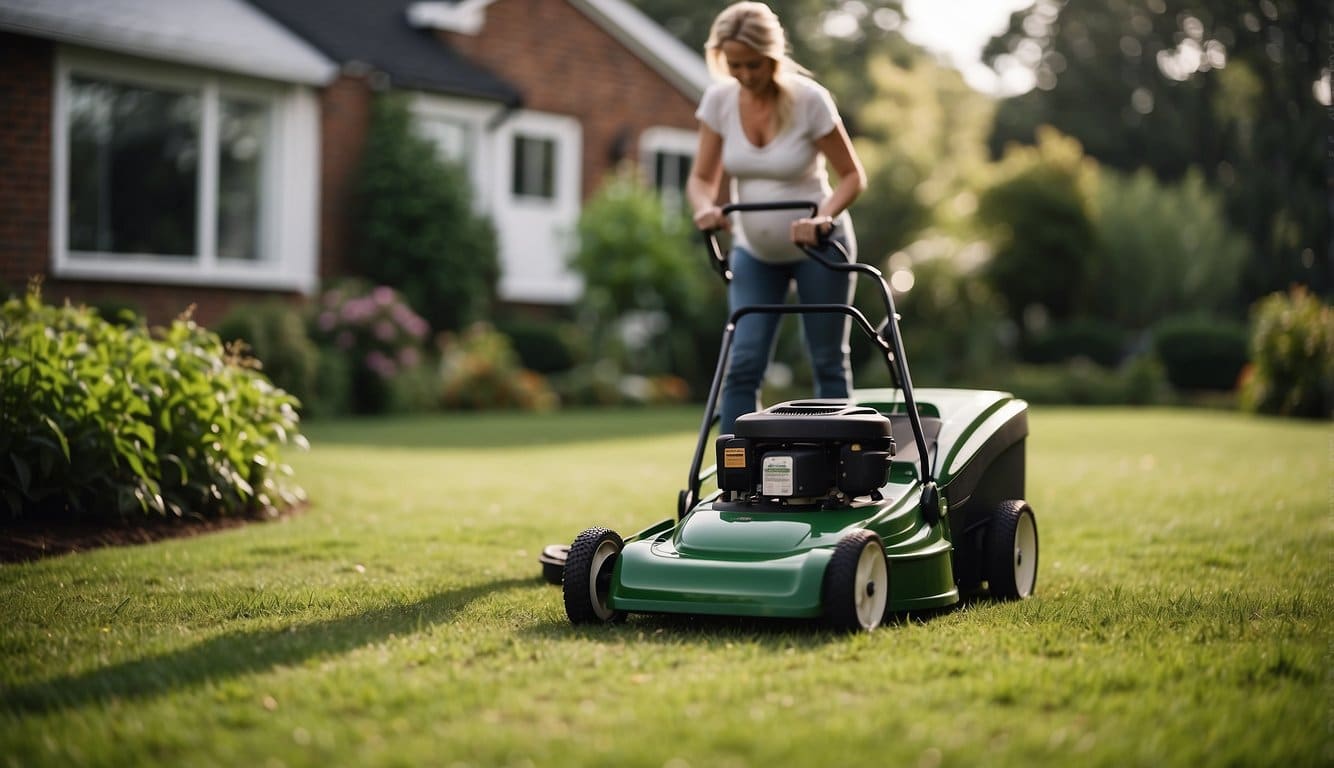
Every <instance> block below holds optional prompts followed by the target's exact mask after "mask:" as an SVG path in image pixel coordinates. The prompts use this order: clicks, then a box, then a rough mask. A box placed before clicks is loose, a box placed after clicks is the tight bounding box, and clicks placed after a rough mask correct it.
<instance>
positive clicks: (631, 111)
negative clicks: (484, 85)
mask: <svg viewBox="0 0 1334 768" xmlns="http://www.w3.org/2000/svg"><path fill="white" fill-rule="evenodd" d="M485 14H486V25H485V26H484V27H483V28H482V31H481V34H479V35H477V36H470V35H461V34H456V33H442V36H443V37H444V38H445V40H446V41H447V42H448V43H449V44H450V45H451V46H453V47H454V48H455V49H456V50H458V51H459V52H460V53H462V54H463V55H464V56H467V57H468V58H470V59H472V60H474V61H477V62H479V63H481V64H482V65H484V66H486V67H487V68H489V69H491V71H493V72H495V73H496V74H498V75H500V76H501V77H504V78H505V79H506V80H508V81H510V82H511V83H513V84H514V85H516V86H517V87H518V88H519V89H520V90H521V91H522V92H523V99H524V107H525V108H527V109H532V110H537V111H541V112H552V113H556V114H562V115H571V116H573V117H576V118H579V119H580V121H581V122H582V123H583V132H584V152H583V156H584V162H583V196H584V198H588V197H589V196H590V195H591V194H592V193H593V192H594V191H595V190H596V189H597V187H598V185H599V184H600V183H601V181H602V179H603V178H604V177H605V176H606V174H607V173H608V172H609V171H610V170H611V169H612V167H613V163H614V161H615V159H616V158H615V157H614V154H616V152H617V148H618V146H619V147H620V150H619V151H620V152H621V154H622V159H624V158H630V159H637V158H638V156H639V155H638V152H639V146H638V139H639V135H640V133H641V132H642V131H643V130H644V129H645V128H648V127H651V126H655V125H659V126H671V127H676V128H684V129H686V130H694V129H695V127H696V122H695V117H694V115H695V106H696V105H695V103H694V101H693V100H692V99H690V98H688V97H686V96H685V94H683V93H681V91H679V90H677V88H676V87H675V86H673V85H672V84H671V83H669V82H668V81H666V80H664V79H663V77H662V76H661V75H659V74H658V73H657V71H655V70H654V69H652V68H651V67H649V66H648V65H647V64H645V63H644V61H643V60H642V59H640V58H639V57H638V56H636V55H635V54H634V53H633V52H631V51H630V50H629V49H628V48H626V47H625V46H624V45H622V44H621V43H620V42H619V41H617V40H616V39H615V38H614V37H612V36H611V35H609V34H608V33H607V32H605V31H603V29H602V28H601V27H599V26H598V25H597V24H596V23H595V22H594V21H593V20H592V19H590V18H588V17H587V16H585V15H584V14H583V12H582V11H580V10H578V9H577V8H574V7H573V6H571V5H570V3H569V2H567V0H497V2H495V3H493V4H491V5H489V6H487V7H486V10H485ZM627 138H628V139H629V141H628V142H627V141H626V139H627Z"/></svg>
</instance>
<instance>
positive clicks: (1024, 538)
mask: <svg viewBox="0 0 1334 768" xmlns="http://www.w3.org/2000/svg"><path fill="white" fill-rule="evenodd" d="M984 547H985V553H984V561H983V562H984V563H985V567H986V577H987V583H988V584H989V585H990V589H991V596H992V597H994V598H997V599H1000V600H1022V599H1024V598H1026V597H1029V596H1031V595H1032V594H1033V588H1034V587H1035V586H1036V585H1037V580H1038V523H1037V518H1036V517H1035V516H1034V515H1033V508H1032V507H1030V506H1028V502H1026V501H1020V500H1016V499H1011V500H1008V501H1002V502H1001V503H1000V504H998V505H996V508H995V509H994V510H992V512H991V523H990V524H989V525H987V535H986V543H985V544H984Z"/></svg>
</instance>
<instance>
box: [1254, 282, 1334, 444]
mask: <svg viewBox="0 0 1334 768" xmlns="http://www.w3.org/2000/svg"><path fill="white" fill-rule="evenodd" d="M1251 316H1252V320H1251V368H1250V369H1249V371H1248V374H1247V375H1246V376H1245V377H1244V378H1243V382H1242V405H1243V407H1245V408H1247V409H1248V410H1252V411H1256V412H1259V413H1272V414H1278V415H1280V416H1297V417H1303V418H1328V417H1329V416H1330V415H1331V412H1334V309H1331V308H1330V306H1329V305H1328V304H1326V303H1325V302H1323V301H1321V300H1320V298H1319V297H1317V296H1315V295H1314V294H1312V293H1311V292H1310V291H1308V290H1307V289H1306V288H1304V287H1301V286H1297V287H1294V288H1293V289H1292V290H1290V291H1289V292H1288V293H1287V294H1286V295H1285V294H1282V293H1274V294H1271V295H1269V296H1268V297H1266V298H1264V299H1261V300H1260V301H1258V302H1256V304H1255V307H1254V308H1253V310H1252V314H1251Z"/></svg>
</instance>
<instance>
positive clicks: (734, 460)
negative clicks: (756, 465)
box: [723, 448, 746, 469]
mask: <svg viewBox="0 0 1334 768" xmlns="http://www.w3.org/2000/svg"><path fill="white" fill-rule="evenodd" d="M745 468H746V449H745V448H724V449H723V469H745Z"/></svg>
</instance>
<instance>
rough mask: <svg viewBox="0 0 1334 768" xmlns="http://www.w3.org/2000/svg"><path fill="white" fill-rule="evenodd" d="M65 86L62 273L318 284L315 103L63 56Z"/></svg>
mask: <svg viewBox="0 0 1334 768" xmlns="http://www.w3.org/2000/svg"><path fill="white" fill-rule="evenodd" d="M59 88H60V96H61V97H60V99H59V100H58V109H57V116H56V135H57V137H58V139H59V140H60V142H61V143H60V150H61V151H60V152H59V153H58V160H57V177H56V179H55V185H56V189H55V206H54V214H55V215H54V222H55V231H54V234H55V241H56V254H55V267H56V271H57V273H59V274H68V275H71V276H77V277H92V278H101V277H105V278H110V279H143V280H150V281H154V282H187V283H188V282H214V283H224V284H238V285H255V286H258V287H266V286H272V287H298V288H304V287H307V286H308V285H313V282H314V277H315V269H314V252H315V247H316V243H315V239H314V238H315V226H314V224H315V215H316V213H315V204H316V198H315V191H316V189H317V184H318V176H317V173H318V171H317V169H316V168H315V167H314V164H315V161H316V158H317V157H318V154H317V153H318V133H317V131H318V123H317V121H316V119H315V115H316V113H315V112H314V109H313V105H314V101H313V97H306V98H308V99H309V104H308V105H306V106H303V104H304V102H303V99H302V97H300V96H299V95H296V91H297V90H298V89H296V88H295V87H284V86H279V85H276V84H265V83H259V82H254V81H248V80H245V81H243V80H239V79H231V78H226V77H223V76H210V75H207V74H197V73H194V72H191V71H183V70H175V69H171V68H168V67H164V66H157V65H149V64H142V63H136V62H125V63H121V62H120V60H118V59H112V60H102V59H93V58H89V59H87V60H85V59H84V58H82V57H81V56H79V55H71V56H67V57H65V58H64V59H63V60H62V67H61V75H60V81H59ZM284 130H287V131H288V132H289V133H288V134H287V135H286V136H285V135H284V133H283V131H284ZM292 132H296V134H293V133H292ZM293 138H296V139H297V140H295V141H293V140H292V139H293ZM284 148H285V149H287V150H288V153H287V156H286V157H284V156H283V154H282V152H280V150H282V149H284ZM298 168H300V169H303V170H305V171H306V174H304V175H303V176H300V177H297V176H293V175H292V174H291V171H292V170H295V169H298ZM284 171H286V173H285V172H284ZM284 178H286V179H288V182H287V183H285V184H284V183H282V181H283V179H284ZM293 283H297V285H293Z"/></svg>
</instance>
